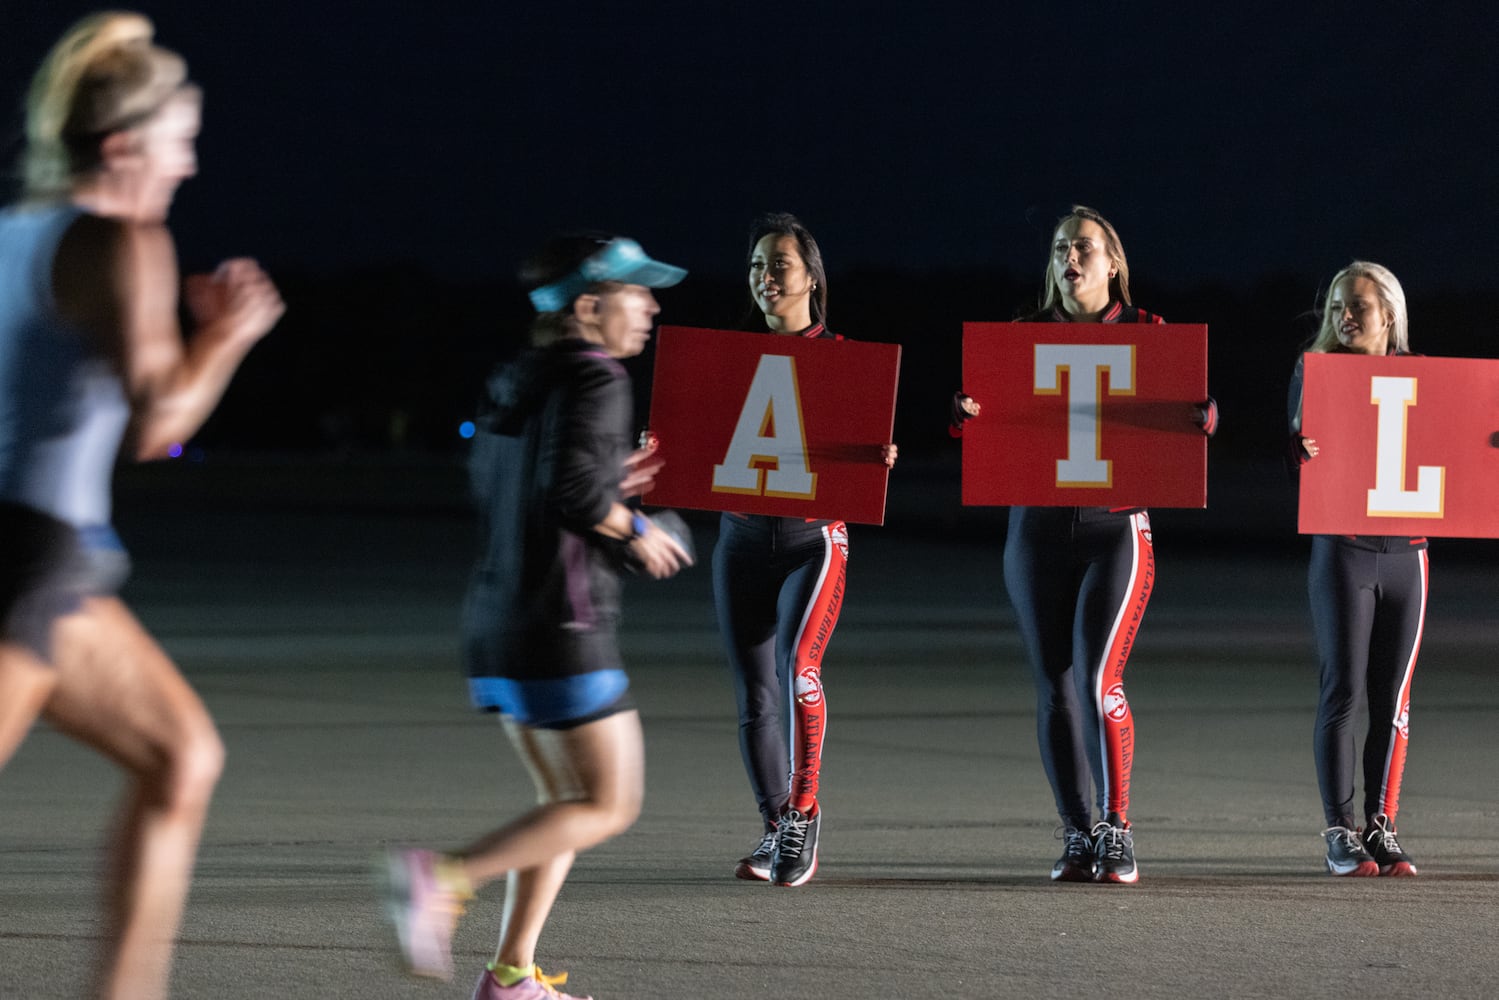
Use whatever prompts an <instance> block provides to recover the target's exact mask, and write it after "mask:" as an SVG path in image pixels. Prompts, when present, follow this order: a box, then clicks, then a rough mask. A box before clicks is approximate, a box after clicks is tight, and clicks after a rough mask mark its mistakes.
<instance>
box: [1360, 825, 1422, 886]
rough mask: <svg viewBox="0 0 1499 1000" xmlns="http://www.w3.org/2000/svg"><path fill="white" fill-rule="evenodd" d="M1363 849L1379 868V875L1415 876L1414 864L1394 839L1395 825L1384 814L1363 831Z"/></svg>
mask: <svg viewBox="0 0 1499 1000" xmlns="http://www.w3.org/2000/svg"><path fill="white" fill-rule="evenodd" d="M1364 849H1365V850H1367V851H1368V852H1369V856H1370V857H1371V858H1373V859H1374V863H1375V864H1376V865H1378V866H1379V874H1381V875H1394V876H1408V875H1414V874H1416V863H1415V862H1414V861H1412V860H1411V858H1410V855H1409V854H1406V853H1405V852H1404V851H1402V850H1401V849H1400V841H1398V840H1396V839H1395V825H1394V824H1393V823H1391V822H1390V817H1388V816H1386V815H1385V814H1384V813H1380V814H1379V815H1378V816H1375V817H1374V818H1373V819H1372V820H1370V821H1369V829H1367V830H1365V831H1364Z"/></svg>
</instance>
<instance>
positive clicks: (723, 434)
mask: <svg viewBox="0 0 1499 1000" xmlns="http://www.w3.org/2000/svg"><path fill="white" fill-rule="evenodd" d="M899 375H900V347H899V346H897V345H895V344H870V343H857V342H855V341H849V340H832V339H826V340H809V339H807V338H804V337H792V336H778V335H775V334H768V333H743V332H735V331H728V330H701V329H693V328H691V327H680V326H666V327H662V328H661V333H660V337H659V340H658V343H657V347H656V373H655V379H654V381H653V382H652V388H651V430H652V431H653V432H654V433H655V434H656V436H657V437H658V438H660V440H661V457H662V458H664V459H665V460H666V465H665V467H664V468H663V469H662V470H661V472H660V474H658V475H657V477H656V488H655V489H654V490H652V491H651V492H650V493H649V494H647V497H646V499H647V502H649V503H651V504H660V505H661V506H665V507H689V508H696V509H698V510H731V511H737V512H739V513H743V514H772V515H777V516H782V517H805V518H829V519H836V520H843V521H857V522H860V523H862V524H883V523H884V522H885V487H886V484H887V482H888V480H889V470H888V469H887V468H886V467H885V462H884V459H883V457H882V455H881V447H882V446H883V445H885V444H887V443H889V441H890V435H891V433H892V432H893V430H894V424H895V386H896V381H897V379H898V378H899Z"/></svg>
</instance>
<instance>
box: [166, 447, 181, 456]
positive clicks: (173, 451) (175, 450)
mask: <svg viewBox="0 0 1499 1000" xmlns="http://www.w3.org/2000/svg"><path fill="white" fill-rule="evenodd" d="M167 454H168V455H170V456H172V457H173V458H181V457H182V445H180V444H176V443H174V444H173V445H172V446H171V447H170V448H168V449H167Z"/></svg>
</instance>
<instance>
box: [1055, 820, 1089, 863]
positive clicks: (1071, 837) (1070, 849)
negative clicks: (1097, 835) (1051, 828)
mask: <svg viewBox="0 0 1499 1000" xmlns="http://www.w3.org/2000/svg"><path fill="white" fill-rule="evenodd" d="M1092 853H1093V841H1092V839H1091V838H1089V836H1088V834H1087V833H1086V832H1085V831H1083V830H1079V829H1077V828H1076V827H1067V828H1066V829H1064V830H1063V831H1062V854H1063V855H1064V856H1066V857H1069V858H1083V857H1088V856H1090V855H1091V854H1092Z"/></svg>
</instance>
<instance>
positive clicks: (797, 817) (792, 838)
mask: <svg viewBox="0 0 1499 1000" xmlns="http://www.w3.org/2000/svg"><path fill="white" fill-rule="evenodd" d="M811 825H812V820H811V819H810V818H808V817H806V816H803V815H802V814H801V813H799V812H797V811H796V810H795V809H793V810H791V811H790V812H788V813H786V814H785V815H784V816H782V817H781V825H780V827H779V829H778V831H777V832H778V833H779V834H780V846H781V854H782V855H783V856H786V857H793V858H794V857H800V856H801V853H802V848H804V847H805V846H806V845H807V828H808V827H809V826H811Z"/></svg>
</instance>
